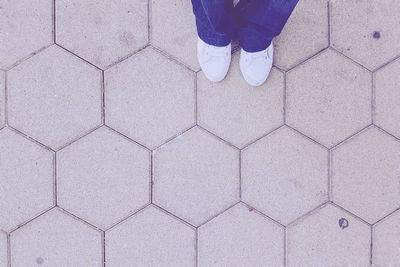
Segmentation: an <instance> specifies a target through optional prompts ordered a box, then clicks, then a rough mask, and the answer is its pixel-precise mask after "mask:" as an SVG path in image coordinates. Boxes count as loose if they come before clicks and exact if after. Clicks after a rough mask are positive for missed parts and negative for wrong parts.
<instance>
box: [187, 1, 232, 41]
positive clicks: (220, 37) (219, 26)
mask: <svg viewBox="0 0 400 267" xmlns="http://www.w3.org/2000/svg"><path fill="white" fill-rule="evenodd" d="M192 5H193V13H194V15H195V17H196V27H197V34H198V35H199V37H200V38H201V39H202V40H203V41H204V42H206V43H207V44H209V45H213V46H219V47H221V46H227V45H228V44H229V43H230V42H231V40H232V37H233V35H234V33H235V21H234V18H233V0H192Z"/></svg>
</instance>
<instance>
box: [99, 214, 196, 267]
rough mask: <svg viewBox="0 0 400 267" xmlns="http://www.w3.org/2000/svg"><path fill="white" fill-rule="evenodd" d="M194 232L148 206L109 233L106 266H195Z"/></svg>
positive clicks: (107, 236) (107, 233) (107, 235)
mask: <svg viewBox="0 0 400 267" xmlns="http://www.w3.org/2000/svg"><path fill="white" fill-rule="evenodd" d="M195 243H196V241H195V231H194V229H193V228H191V227H190V226H188V225H186V224H184V223H183V222H181V221H179V220H177V219H175V218H173V217H171V216H170V215H167V214H166V213H164V212H162V211H160V210H159V209H157V208H155V207H152V206H150V207H147V208H146V209H145V210H142V211H140V212H139V213H137V214H135V215H134V216H132V217H131V218H129V219H128V220H127V221H124V222H122V223H121V224H119V225H117V226H116V227H115V228H112V229H111V230H110V231H108V232H106V262H107V266H110V267H112V266H118V267H124V266H126V267H128V266H165V267H168V266H171V267H174V266H188V267H189V266H195V259H196V248H195Z"/></svg>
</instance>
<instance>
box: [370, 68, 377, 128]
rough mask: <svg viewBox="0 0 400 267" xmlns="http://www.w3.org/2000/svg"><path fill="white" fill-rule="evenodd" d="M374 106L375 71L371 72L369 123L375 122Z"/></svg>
mask: <svg viewBox="0 0 400 267" xmlns="http://www.w3.org/2000/svg"><path fill="white" fill-rule="evenodd" d="M375 107H376V98H375V73H372V74H371V123H372V124H373V123H374V122H375Z"/></svg>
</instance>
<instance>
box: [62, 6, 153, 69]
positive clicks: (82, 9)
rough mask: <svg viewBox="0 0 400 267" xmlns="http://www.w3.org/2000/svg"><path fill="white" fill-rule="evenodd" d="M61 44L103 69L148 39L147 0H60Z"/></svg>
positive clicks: (141, 45)
mask: <svg viewBox="0 0 400 267" xmlns="http://www.w3.org/2000/svg"><path fill="white" fill-rule="evenodd" d="M56 14H57V15H56V23H57V24H56V29H57V36H56V39H57V43H58V44H60V45H62V46H64V47H65V48H67V49H69V50H71V51H73V52H74V53H76V54H78V55H80V56H81V57H83V58H85V59H86V60H88V61H90V62H92V63H93V64H95V65H98V66H100V67H102V68H105V67H106V66H108V65H110V64H112V63H113V62H115V61H117V60H119V59H120V58H123V57H125V56H127V55H128V54H130V53H132V52H134V51H135V50H137V49H139V48H141V47H143V46H145V45H146V44H147V42H148V25H147V0H133V1H132V0H119V1H104V0H103V1H90V0H86V1H82V0H57V1H56Z"/></svg>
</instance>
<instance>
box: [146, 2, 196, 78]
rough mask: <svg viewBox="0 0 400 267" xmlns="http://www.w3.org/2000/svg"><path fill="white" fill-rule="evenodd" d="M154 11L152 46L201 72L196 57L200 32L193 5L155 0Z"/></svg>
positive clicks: (152, 8) (151, 33)
mask: <svg viewBox="0 0 400 267" xmlns="http://www.w3.org/2000/svg"><path fill="white" fill-rule="evenodd" d="M151 11H152V14H151V17H152V20H151V26H150V30H151V32H150V38H151V39H150V42H151V44H153V45H154V46H157V47H160V48H161V49H162V50H164V51H166V52H167V53H169V54H171V55H172V56H173V57H175V58H177V59H178V60H179V61H182V62H183V63H185V64H186V65H187V66H188V67H190V68H191V69H192V70H195V71H197V70H200V66H199V64H198V63H197V58H196V47H197V46H196V44H197V32H196V26H195V17H194V14H193V12H192V4H191V2H190V1H182V0H170V1H163V0H151ZM155 18H156V19H155ZM177 29H179V30H177Z"/></svg>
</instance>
